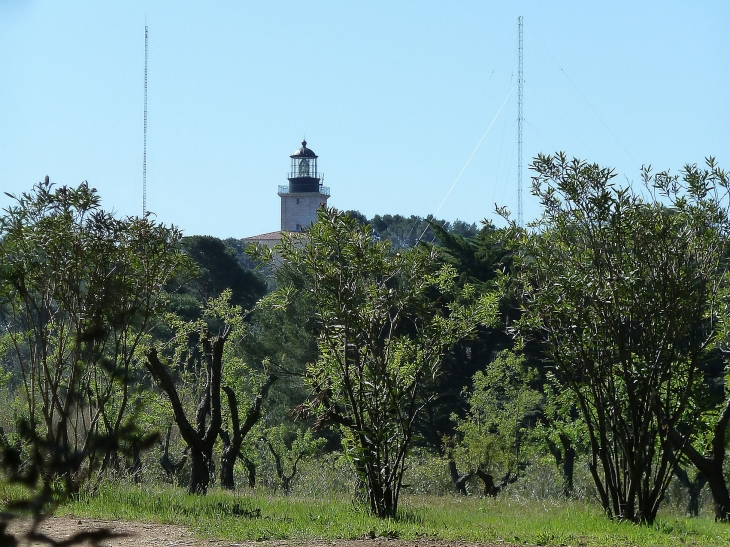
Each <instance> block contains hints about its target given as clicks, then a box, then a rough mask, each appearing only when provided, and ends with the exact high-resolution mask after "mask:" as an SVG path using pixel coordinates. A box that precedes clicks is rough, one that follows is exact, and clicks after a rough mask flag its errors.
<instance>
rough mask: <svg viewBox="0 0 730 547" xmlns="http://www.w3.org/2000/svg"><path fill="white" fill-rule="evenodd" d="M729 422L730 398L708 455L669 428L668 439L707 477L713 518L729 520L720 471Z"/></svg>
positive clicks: (729, 507)
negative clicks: (713, 509) (713, 507)
mask: <svg viewBox="0 0 730 547" xmlns="http://www.w3.org/2000/svg"><path fill="white" fill-rule="evenodd" d="M728 422H730V398H728V400H727V401H726V402H725V407H724V408H723V410H722V412H721V413H720V417H719V418H718V420H717V423H716V424H715V427H714V429H713V432H712V452H711V453H710V456H703V455H702V454H700V453H699V452H698V451H697V449H695V447H694V446H692V445H691V444H689V443H688V442H687V439H685V438H684V437H683V436H682V435H680V434H679V433H677V432H676V431H675V430H673V429H671V430H670V431H669V440H670V441H671V442H672V444H673V445H674V446H675V447H677V449H679V450H682V451H683V452H684V453H685V455H686V456H687V457H688V458H689V460H690V461H691V462H692V463H693V464H694V465H695V467H697V469H698V470H699V471H701V472H702V473H704V474H705V476H706V477H707V484H708V485H709V486H710V492H712V501H713V502H714V505H715V520H716V521H720V522H730V495H728V489H727V483H726V482H725V475H724V474H723V472H722V467H723V462H724V461H725V430H726V429H727V425H728Z"/></svg>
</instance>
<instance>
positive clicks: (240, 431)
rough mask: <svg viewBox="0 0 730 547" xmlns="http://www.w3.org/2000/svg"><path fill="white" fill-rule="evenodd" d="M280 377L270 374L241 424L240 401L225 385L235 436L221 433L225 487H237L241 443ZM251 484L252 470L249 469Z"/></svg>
mask: <svg viewBox="0 0 730 547" xmlns="http://www.w3.org/2000/svg"><path fill="white" fill-rule="evenodd" d="M277 379H278V377H277V376H276V375H274V374H271V375H269V376H268V377H267V378H266V381H265V382H264V383H263V385H262V386H261V388H260V389H259V392H258V394H257V395H256V399H254V401H253V403H252V404H251V408H249V409H248V412H247V413H246V419H245V420H244V422H243V425H241V423H240V420H239V417H238V402H237V400H236V394H235V393H234V392H233V390H232V389H231V388H229V387H228V386H225V387H223V391H224V392H225V393H226V396H227V398H228V407H229V408H230V411H231V424H232V429H233V437H231V436H230V435H229V434H228V432H227V431H224V430H223V429H221V432H220V435H221V439H222V440H223V452H222V454H221V486H222V487H223V488H226V489H229V490H232V489H234V488H235V487H236V483H235V479H234V475H233V468H234V466H235V464H236V459H237V458H239V457H240V455H241V445H242V444H243V440H244V439H245V438H246V435H248V433H249V432H250V431H251V429H252V428H253V426H254V425H256V423H257V422H258V421H259V419H260V418H261V407H262V406H263V402H264V399H265V398H266V395H267V394H268V393H269V388H271V386H272V385H273V383H274V382H276V380H277ZM253 482H254V484H255V482H256V470H255V467H254V472H253ZM249 484H251V470H250V469H249Z"/></svg>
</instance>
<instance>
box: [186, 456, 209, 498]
mask: <svg viewBox="0 0 730 547" xmlns="http://www.w3.org/2000/svg"><path fill="white" fill-rule="evenodd" d="M192 462H193V465H192V469H191V470H190V482H189V483H188V494H205V493H206V492H207V491H208V484H209V483H210V460H209V459H208V458H207V457H206V456H205V454H203V453H202V452H197V451H193V453H192Z"/></svg>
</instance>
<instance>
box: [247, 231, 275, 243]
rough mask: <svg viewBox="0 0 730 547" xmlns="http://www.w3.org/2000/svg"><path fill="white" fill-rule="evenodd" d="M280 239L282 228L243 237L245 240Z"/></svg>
mask: <svg viewBox="0 0 730 547" xmlns="http://www.w3.org/2000/svg"><path fill="white" fill-rule="evenodd" d="M280 239H281V230H279V231H276V232H267V233H265V234H260V235H257V236H251V237H245V238H243V240H244V241H279V240H280Z"/></svg>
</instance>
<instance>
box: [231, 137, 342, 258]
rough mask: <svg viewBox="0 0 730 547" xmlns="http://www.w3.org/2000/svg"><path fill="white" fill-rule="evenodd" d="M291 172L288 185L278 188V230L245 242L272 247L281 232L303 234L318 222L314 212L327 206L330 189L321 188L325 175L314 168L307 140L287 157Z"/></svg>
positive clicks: (311, 151) (314, 157)
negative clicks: (279, 214)
mask: <svg viewBox="0 0 730 547" xmlns="http://www.w3.org/2000/svg"><path fill="white" fill-rule="evenodd" d="M289 157H290V158H291V169H290V171H289V173H288V174H287V179H288V180H289V184H284V185H280V186H279V198H280V199H281V230H280V231H278V232H269V233H267V234H260V235H257V236H253V237H247V238H245V239H244V240H243V241H244V242H246V243H260V244H262V245H265V246H267V247H273V246H274V245H276V244H277V243H279V241H280V240H281V235H282V233H283V232H302V231H304V230H305V229H306V228H307V227H308V226H309V225H310V224H312V223H313V222H315V221H316V220H317V210H319V208H320V207H326V206H327V200H328V199H329V197H330V189H329V188H327V187H326V186H323V185H322V182H323V181H324V175H323V174H322V173H320V172H319V170H318V168H317V158H318V156H317V154H315V153H314V151H313V150H311V149H310V148H307V141H306V140H304V141H302V147H301V148H299V149H297V150H295V151H294V153H293V154H292V155H291V156H289Z"/></svg>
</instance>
